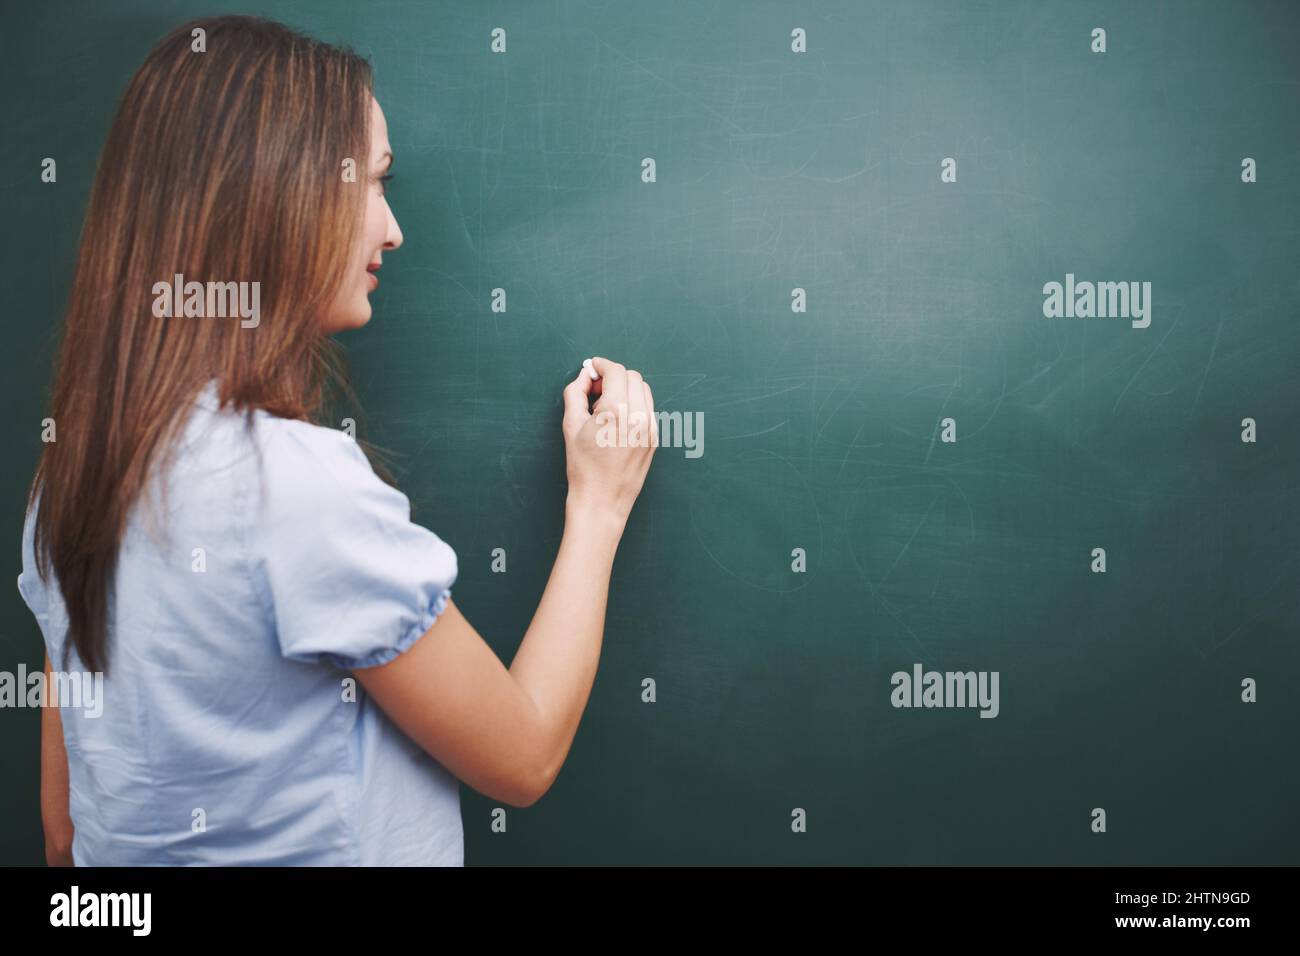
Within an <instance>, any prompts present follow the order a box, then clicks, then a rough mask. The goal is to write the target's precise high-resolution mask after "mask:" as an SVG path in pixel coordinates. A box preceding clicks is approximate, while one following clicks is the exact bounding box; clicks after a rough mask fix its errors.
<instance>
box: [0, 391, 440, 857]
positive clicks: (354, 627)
mask: <svg viewBox="0 0 1300 956" xmlns="http://www.w3.org/2000/svg"><path fill="white" fill-rule="evenodd" d="M159 473H160V474H164V475H165V478H166V480H165V481H163V480H159V479H157V478H155V480H154V481H153V482H152V483H151V484H150V486H149V487H148V488H147V489H146V493H145V495H143V496H142V498H141V499H140V501H139V502H137V505H136V506H135V508H133V510H132V513H131V516H130V518H129V520H128V524H127V528H126V531H125V535H124V538H123V543H122V547H121V552H120V556H119V558H118V569H117V576H116V587H115V593H114V597H113V599H112V601H111V603H110V610H109V618H108V623H109V627H108V655H109V672H108V674H107V675H105V676H104V678H103V684H102V688H103V690H102V696H103V701H102V713H101V714H100V715H99V716H92V714H93V713H94V711H93V709H92V708H90V707H87V706H83V707H81V708H76V707H67V706H65V707H64V708H63V709H61V710H60V716H61V717H62V719H63V733H64V742H65V744H66V747H67V753H68V769H69V772H70V810H71V815H72V822H73V825H74V826H75V828H76V835H75V837H74V842H73V846H72V856H73V860H74V861H75V862H76V863H77V864H78V865H90V866H105V865H172V864H232V865H235V864H255V865H260V864H277V865H289V866H292V865H357V864H359V865H367V866H369V865H376V866H403V865H432V866H439V865H447V866H461V865H463V864H464V841H463V833H462V829H461V818H460V789H459V783H458V781H457V780H456V778H455V777H454V776H452V775H451V774H450V773H449V772H448V771H447V770H446V769H445V768H443V767H442V766H441V765H440V764H438V763H437V762H436V761H434V760H433V759H431V758H430V757H429V756H428V755H426V754H425V753H424V752H423V751H422V750H420V748H419V747H417V746H416V745H415V744H414V743H413V742H412V741H411V740H410V739H409V738H408V737H407V736H406V735H405V734H403V733H402V732H401V731H400V730H399V729H398V728H397V727H396V725H394V724H393V723H392V722H391V721H390V720H389V719H388V718H387V717H386V716H385V715H384V713H383V712H382V711H381V710H379V708H378V706H377V705H376V704H375V703H374V701H372V700H370V699H369V698H368V697H367V696H366V695H365V693H364V691H362V689H361V687H360V685H359V683H356V682H355V679H354V678H352V676H351V675H350V674H349V673H348V669H350V668H358V667H369V666H373V665H377V664H382V663H384V662H386V661H389V660H392V659H393V658H394V657H396V656H397V655H398V654H401V653H402V652H403V651H405V650H406V649H407V648H409V647H410V646H411V645H412V644H413V643H414V642H415V641H416V639H418V638H419V637H420V636H421V635H422V634H423V633H424V632H425V631H426V630H427V629H428V628H429V627H430V625H432V624H433V623H434V621H435V620H436V618H437V617H438V615H439V614H440V613H441V612H442V610H443V608H444V607H445V606H446V603H447V600H448V598H449V596H450V594H451V591H450V588H451V585H452V583H453V582H454V581H455V579H456V574H457V561H456V554H455V552H454V551H453V550H452V549H451V547H450V546H448V545H447V544H446V543H445V542H444V541H442V540H441V539H440V538H439V537H438V536H437V535H435V534H433V533H432V532H430V531H428V530H426V529H425V528H422V527H420V526H419V525H417V524H414V523H413V522H412V521H411V520H410V502H409V500H408V499H407V497H406V496H405V495H403V494H402V493H401V492H400V491H397V490H396V489H394V488H392V487H391V486H389V485H387V484H385V483H384V482H383V481H381V480H380V478H379V477H378V476H377V475H376V474H375V473H374V471H373V470H372V469H371V467H370V464H369V462H368V461H367V459H366V457H365V455H364V454H363V452H362V451H361V449H360V447H359V446H358V445H357V443H356V442H355V441H353V440H352V439H351V438H349V437H348V436H347V435H346V434H345V433H344V432H342V431H335V430H333V429H329V428H321V427H318V426H315V425H310V424H307V423H304V422H297V421H289V420H286V419H281V418H276V417H274V416H271V415H268V414H266V413H264V412H257V413H256V414H255V422H254V428H253V429H252V431H251V432H250V431H249V430H248V428H247V427H246V425H245V422H244V419H243V417H242V416H241V415H239V414H236V413H234V412H232V411H230V410H229V409H226V410H224V411H220V412H219V411H218V410H217V401H216V383H215V381H214V382H211V383H209V385H208V387H207V388H206V389H204V391H203V392H202V393H201V394H200V396H199V398H198V400H197V401H196V403H195V406H194V408H193V409H192V411H191V414H190V415H189V417H188V420H187V423H186V425H185V429H184V435H183V438H182V439H181V441H180V442H179V443H178V445H177V446H176V450H175V456H174V458H173V459H172V462H171V463H170V464H168V465H167V466H166V467H165V468H164V469H162V470H161V471H160V472H159ZM164 486H165V487H164ZM164 491H165V494H164V493H163V492H164ZM32 518H33V515H32V514H31V513H29V514H28V516H27V521H26V524H25V527H24V533H23V570H22V574H21V575H19V577H18V589H19V591H20V592H21V594H22V596H23V599H24V600H25V601H26V602H27V605H28V607H30V608H31V610H32V613H33V614H35V616H36V619H37V621H38V622H39V624H40V627H41V631H42V633H43V634H44V637H45V646H46V650H47V651H48V652H49V655H50V661H51V664H52V666H53V667H54V668H55V670H56V671H57V670H61V669H63V668H62V660H63V656H62V655H63V645H64V641H65V638H66V634H67V622H68V617H67V611H66V609H65V607H64V604H63V600H62V597H61V595H60V593H59V590H58V586H57V584H56V583H55V580H54V579H53V576H52V577H51V580H50V582H49V585H48V586H47V585H45V584H44V583H42V581H41V579H40V576H39V574H38V573H37V571H36V566H35V561H34V558H33V552H32V535H33V520H32ZM67 670H68V671H84V670H85V668H84V665H83V664H82V663H81V660H80V658H79V657H78V655H77V653H76V650H75V648H73V650H72V652H71V655H70V657H69V661H68V665H67ZM353 684H355V692H354V693H350V690H351V687H350V685H353Z"/></svg>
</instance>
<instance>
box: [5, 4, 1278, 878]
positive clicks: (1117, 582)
mask: <svg viewBox="0 0 1300 956" xmlns="http://www.w3.org/2000/svg"><path fill="white" fill-rule="evenodd" d="M220 12H253V13H258V14H262V15H266V16H270V17H273V18H275V19H279V20H282V21H284V22H286V23H288V24H290V25H292V26H295V27H298V28H301V29H304V30H306V31H307V32H309V33H312V34H314V35H316V36H319V37H321V38H322V39H325V40H330V41H336V42H343V43H346V44H348V45H350V46H352V47H354V48H355V49H357V50H358V51H360V52H362V53H364V54H366V55H367V56H369V57H370V58H371V59H372V61H373V62H374V64H375V69H376V76H377V90H376V92H377V96H378V97H379V100H380V102H381V104H382V105H383V106H384V109H385V111H386V113H387V117H388V123H389V129H390V137H391V141H392V143H393V145H394V150H395V153H396V156H397V159H396V163H395V172H396V179H395V181H394V182H393V183H392V189H391V192H390V200H391V203H392V205H393V209H394V212H395V214H396V216H397V218H398V220H399V222H400V223H401V225H402V228H403V231H404V234H405V244H404V246H403V248H402V249H401V250H400V251H398V252H396V253H393V254H391V255H389V256H386V257H385V261H386V265H385V271H384V275H385V279H384V286H383V288H382V290H381V291H380V292H379V293H377V294H376V296H375V314H374V318H373V320H372V321H371V323H370V324H369V325H368V326H367V327H366V328H364V329H362V330H359V331H356V332H351V333H347V334H345V335H344V336H343V337H342V341H343V343H344V344H345V345H346V346H347V347H348V349H349V350H350V352H351V355H352V358H353V368H354V378H355V383H356V385H357V388H358V391H359V393H360V396H361V398H362V399H363V401H364V405H365V410H366V414H367V420H368V424H369V429H370V435H371V437H372V438H373V439H374V440H375V441H377V442H378V443H379V444H381V445H383V446H385V447H387V448H390V449H393V450H395V451H396V452H397V453H399V458H398V461H397V470H398V478H399V481H400V483H401V485H402V487H403V489H404V490H405V491H406V492H407V493H408V494H409V495H410V497H411V499H412V501H413V502H414V504H415V506H416V509H417V510H416V517H417V520H419V521H421V522H422V523H424V524H426V525H427V526H428V527H430V528H433V529H434V530H435V531H437V532H438V534H439V535H440V536H442V537H443V538H444V539H445V540H447V541H448V542H449V543H450V544H451V545H452V546H453V547H454V548H455V549H456V551H457V553H458V555H459V559H460V577H459V580H458V583H457V585H456V589H455V593H456V599H457V602H458V603H459V605H460V606H461V608H462V609H463V610H464V612H465V614H466V616H467V617H468V618H469V619H470V620H471V621H472V622H473V623H474V624H475V625H476V626H477V627H478V629H479V630H480V632H481V633H483V635H484V636H485V637H486V638H487V639H488V640H489V641H490V642H491V644H492V646H493V647H494V648H495V649H496V651H497V652H498V653H499V654H500V655H501V656H502V658H503V659H504V660H505V661H506V662H507V663H508V662H509V660H510V658H511V656H512V655H513V653H514V651H515V649H516V647H517V646H518V642H519V640H520V638H521V636H522V635H523V633H524V630H525V628H526V627H527V625H528V623H529V620H530V619H531V616H532V614H533V611H534V610H535V608H536V603H537V600H538V598H539V597H540V595H541V592H542V589H543V586H544V583H545V581H546V577H547V575H548V573H549V570H550V564H551V561H552V560H553V558H554V554H555V549H556V547H557V545H558V543H559V538H560V533H561V521H562V503H563V498H564V487H565V486H564V459H563V446H562V441H561V436H560V430H559V421H560V408H561V402H560V390H561V388H562V386H563V384H564V383H565V382H566V381H567V380H568V379H569V378H571V377H572V376H573V375H574V373H575V371H576V370H577V367H578V365H579V364H580V363H581V361H582V359H583V358H584V357H586V356H589V355H593V354H597V355H606V356H611V357H613V358H615V359H617V360H619V361H622V362H624V363H625V364H627V365H629V366H631V367H635V368H637V369H640V370H641V371H642V372H643V373H644V375H645V376H646V378H647V380H648V381H650V382H651V384H652V386H653V388H654V390H655V395H656V399H657V402H658V405H659V408H660V410H662V411H680V412H681V413H682V414H683V415H684V416H690V419H689V420H691V421H695V420H696V419H695V416H696V415H697V414H698V415H699V416H701V419H700V420H702V421H703V423H704V430H703V433H702V438H703V443H702V445H700V446H699V448H698V449H697V450H701V449H702V453H699V454H688V451H689V449H687V448H684V447H665V448H661V449H660V450H659V451H658V453H657V454H656V457H655V462H654V467H653V468H652V470H651V474H650V476H649V480H648V482H647V484H646V487H645V490H644V492H643V494H642V497H641V500H640V501H639V502H638V504H637V506H636V510H635V512H634V514H633V517H632V520H631V522H630V525H629V527H628V531H627V534H626V536H625V538H624V540H623V542H622V545H621V547H620V552H619V556H618V561H617V565H616V567H615V572H614V579H613V585H612V589H611V594H610V603H609V612H608V619H607V629H606V635H605V642H604V651H603V655H602V659H601V665H600V671H599V674H598V677H597V680H596V684H595V688H594V691H593V693H592V697H591V702H590V706H589V708H588V710H587V712H586V714H585V716H584V718H583V722H582V725H581V728H580V730H579V733H578V736H577V739H576V741H575V743H574V746H573V749H572V752H571V755H570V757H569V760H568V763H567V764H566V766H565V767H564V770H563V771H562V773H561V775H560V778H559V780H558V781H557V783H556V784H555V786H554V787H553V788H552V790H551V791H550V792H549V793H548V794H547V796H546V797H544V798H543V799H542V800H541V801H540V802H539V803H537V804H536V805H534V806H533V807H531V808H528V809H523V810H511V811H510V814H509V821H510V822H509V827H508V832H507V833H506V834H493V833H492V832H491V830H490V822H491V821H490V813H491V810H492V808H493V806H494V804H493V802H492V801H489V800H487V799H486V798H484V797H482V796H480V795H479V794H477V793H475V792H473V791H472V790H470V789H468V788H463V791H462V799H463V813H464V819H465V839H466V861H467V863H470V864H498V863H534V862H537V863H541V862H547V863H648V864H660V863H670V862H684V863H773V864H804V863H868V864H874V863H893V864H900V863H901V864H932V863H957V864H976V863H987V864H1027V863H1049V864H1056V863H1059V864H1102V863H1115V864H1146V863H1150V864H1202V863H1205V864H1226V863H1242V864H1265V863H1296V862H1298V861H1300V824H1297V821H1296V817H1295V815H1294V810H1295V802H1294V795H1295V793H1296V792H1297V787H1298V786H1300V773H1298V772H1297V765H1296V759H1295V742H1296V739H1297V731H1300V720H1298V719H1297V714H1298V710H1297V707H1296V699H1297V696H1296V695H1297V691H1298V688H1297V676H1298V675H1300V666H1298V665H1300V660H1298V659H1297V658H1298V654H1297V646H1298V638H1300V587H1298V585H1300V564H1298V562H1297V557H1298V552H1300V508H1297V505H1296V497H1297V494H1300V415H1298V413H1297V397H1298V392H1300V389H1298V388H1297V379H1296V368H1297V363H1298V361H1300V324H1298V322H1297V320H1298V319H1300V237H1298V236H1297V229H1296V222H1297V211H1298V208H1300V204H1298V203H1297V190H1298V188H1300V187H1298V185H1297V178H1296V175H1295V170H1294V167H1295V165H1296V162H1297V160H1298V159H1300V123H1298V122H1297V117H1298V115H1300V113H1298V108H1300V57H1297V55H1296V36H1297V35H1298V34H1300V7H1297V6H1296V5H1294V4H1291V3H1285V2H1278V3H1232V4H1228V3H1191V2H1188V3H1154V4H1132V3H1127V2H1114V3H1099V4H1088V5H1084V4H1074V3H1063V2H1062V3H1040V2H1008V3H969V2H957V0H952V2H944V3H939V2H928V3H924V4H922V3H912V2H905V0H898V2H890V3H876V4H869V5H868V4H862V3H858V2H849V0H845V2H817V3H807V4H800V3H778V2H739V0H737V2H710V3H668V4H636V3H627V4H609V3H595V2H592V3H579V2H558V3H545V4H535V3H523V2H520V3H491V2H485V3H474V4H453V3H436V4H435V3H414V2H404V3H386V4H376V5H374V6H373V7H371V6H368V5H366V4H359V3H353V2H344V0H337V2H319V3H311V4H305V3H296V2H263V3H259V2H253V3H247V2H240V3H227V2H224V0H216V2H212V0H203V2H198V0H195V2H188V0H187V2H154V3H150V4H137V5H130V6H129V7H128V6H127V5H118V4H98V3H79V4H70V3H58V2H55V3H42V4H30V5H27V6H26V8H25V9H22V10H18V11H15V12H14V14H13V15H12V16H11V17H10V19H9V22H8V24H7V29H6V30H5V31H4V32H3V34H0V71H3V72H2V77H3V81H2V82H0V89H2V90H4V91H5V92H4V94H3V95H4V97H5V99H6V104H5V116H6V128H7V135H6V136H5V137H4V139H3V142H0V201H2V202H3V208H4V215H3V216H2V217H0V235H2V236H3V240H2V242H3V245H2V246H0V250H2V251H3V255H0V273H2V274H3V278H4V282H3V286H4V288H5V290H6V295H7V303H6V306H7V308H6V315H5V319H4V326H3V341H2V342H0V365H2V366H3V370H4V375H3V386H2V387H3V397H4V403H5V404H4V408H5V412H6V418H7V421H8V423H9V425H8V429H9V442H10V454H8V455H6V466H5V469H4V473H3V486H2V488H3V492H4V500H5V501H6V502H8V504H7V506H6V507H5V508H4V509H3V512H2V520H0V535H3V537H4V538H5V540H8V541H9V542H10V549H9V554H10V563H9V569H10V573H11V574H12V575H14V576H16V575H17V573H18V569H19V564H18V556H19V550H18V542H19V531H20V527H21V519H22V496H23V492H24V490H25V487H26V483H27V481H28V480H29V478H30V474H31V469H32V468H33V467H34V464H35V461H36V458H37V454H38V451H39V447H40V427H39V423H40V419H41V417H42V415H43V414H44V408H45V404H44V403H45V400H46V396H47V390H48V386H49V381H50V359H51V345H52V340H53V337H54V335H55V333H56V328H57V321H58V318H59V313H60V308H61V306H62V303H63V299H64V296H65V295H66V291H67V287H68V282H69V279H70V276H71V265H72V255H73V254H74V249H75V241H76V236H77V232H78V229H79V226H80V221H81V217H82V215H83V213H84V208H85V201H86V196H87V193H88V190H89V185H90V181H91V177H92V175H93V171H94V165H95V161H96V158H97V155H98V152H99V149H100V147H101V145H102V141H103V136H104V134H105V132H106V129H107V126H108V122H109V119H110V117H111V114H112V109H113V106H114V103H115V101H116V97H117V96H118V95H119V93H120V91H121V90H122V88H123V86H124V84H125V82H126V80H127V78H128V77H129V75H130V74H131V72H132V71H133V70H134V69H135V67H136V66H137V65H138V64H139V62H140V61H141V60H142V59H143V57H144V55H145V53H146V52H147V50H148V49H149V47H150V46H151V45H152V43H153V42H154V41H155V40H156V39H158V38H159V37H161V36H162V35H163V34H164V33H165V32H167V31H168V30H169V29H171V28H172V27H174V26H175V25H177V24H178V23H180V22H182V21H183V20H185V19H188V18H190V17H193V16H199V15H206V14H210V13H220ZM497 28H501V29H503V30H504V31H505V36H506V44H507V45H506V50H505V52H504V53H494V52H493V51H492V49H491V45H492V31H493V30H494V29H497ZM1097 28H1101V29H1104V30H1105V50H1104V52H1102V51H1098V50H1095V49H1094V48H1095V47H1096V46H1097V40H1096V38H1095V34H1094V30H1095V29H1097ZM799 30H802V31H804V33H803V34H802V36H803V37H806V46H805V48H804V50H803V52H796V50H795V49H794V47H796V46H799V44H800V39H799V36H800V35H799V34H797V33H796V31H799ZM47 156H49V157H57V159H58V169H59V179H58V182H57V184H44V183H42V182H41V181H40V162H41V159H42V158H43V157H47ZM647 158H649V159H652V160H653V161H654V176H653V181H651V182H647V181H645V180H646V178H647V173H646V168H647V167H646V164H645V163H644V162H643V161H644V160H646V159H647ZM1245 159H1251V160H1253V161H1254V163H1253V169H1254V176H1253V178H1254V180H1255V181H1253V182H1247V181H1243V179H1250V178H1252V177H1251V176H1250V175H1249V174H1248V173H1246V172H1245V170H1244V167H1243V160H1245ZM946 160H952V161H953V162H952V163H945V161H946ZM1067 277H1068V278H1067ZM1053 282H1056V283H1060V284H1061V285H1062V287H1064V286H1065V285H1066V283H1067V282H1069V283H1070V284H1071V285H1072V286H1073V288H1074V291H1075V293H1076V294H1079V291H1078V290H1080V289H1081V288H1082V287H1083V284H1085V283H1089V284H1093V287H1094V288H1096V291H1098V292H1099V293H1100V292H1101V291H1102V290H1101V288H1100V287H1099V284H1100V283H1119V282H1123V283H1130V282H1133V283H1138V286H1136V287H1129V286H1127V285H1126V286H1125V287H1124V289H1125V290H1129V289H1130V288H1132V290H1133V291H1135V292H1138V293H1139V295H1140V296H1141V305H1142V309H1143V310H1145V312H1146V318H1145V319H1144V320H1143V321H1148V322H1149V324H1147V325H1146V326H1145V327H1140V324H1135V323H1137V322H1138V317H1137V316H1136V315H1135V316H1131V317H1130V316H1129V315H1128V314H1127V313H1125V312H1124V311H1123V310H1122V309H1121V310H1120V311H1121V314H1119V315H1111V316H1108V317H1102V316H1100V315H1096V314H1094V315H1092V316H1087V317H1080V316H1079V315H1078V314H1077V310H1076V309H1074V308H1072V309H1071V310H1070V311H1071V312H1074V313H1076V314H1073V315H1064V314H1062V315H1048V314H1045V313H1047V312H1050V311H1053V310H1052V307H1051V302H1050V299H1051V296H1050V295H1049V294H1045V292H1044V288H1045V286H1047V285H1048V284H1049V283H1053ZM1143 283H1149V286H1144V285H1143ZM494 289H504V290H505V293H506V310H505V311H504V312H500V311H493V309H492V300H493V290H494ZM1144 289H1149V292H1146V293H1145V294H1143V293H1142V290H1144ZM794 290H803V291H802V294H800V293H798V292H795V291H794ZM1115 290H1116V287H1111V288H1110V290H1109V291H1110V294H1111V295H1110V305H1111V306H1116V305H1117V303H1119V300H1118V293H1117V292H1116V291H1115ZM1077 302H1078V300H1077V299H1076V298H1075V297H1073V296H1072V297H1071V298H1070V303H1071V305H1072V306H1073V305H1077ZM1137 304H1138V303H1137V299H1136V298H1135V299H1134V300H1133V301H1130V302H1129V303H1127V308H1128V310H1129V311H1134V310H1135V308H1136V306H1137ZM1092 311H1094V312H1098V311H1101V309H1099V308H1097V307H1096V306H1094V308H1093V310H1092ZM1245 419H1251V420H1252V421H1253V422H1254V434H1253V436H1250V435H1247V437H1253V438H1254V440H1253V441H1245V440H1243V433H1244V432H1246V431H1247V429H1248V428H1249V426H1247V425H1243V420H1245ZM699 437H700V436H699V435H697V436H696V438H697V440H698V438H699ZM953 438H955V440H950V439H953ZM494 548H504V549H505V550H506V553H507V555H508V564H507V567H508V570H507V572H506V573H504V574H499V573H493V572H492V569H491V556H492V550H493V549H494ZM795 549H802V552H796V550H795ZM1096 549H1103V550H1104V560H1105V571H1104V572H1102V571H1100V565H1099V563H1098V562H1099V558H1098V556H1097V551H1096ZM801 561H802V562H803V568H804V569H803V570H795V568H796V567H799V566H800V562H801ZM41 654H42V645H41V641H40V636H39V633H38V631H37V628H36V625H35V622H34V621H33V620H32V619H31V617H30V615H29V614H28V613H27V611H26V608H25V607H24V606H23V604H22V603H21V600H20V598H19V596H18V593H17V591H16V589H15V588H14V587H8V588H3V589H0V668H4V669H8V670H11V671H12V670H15V669H16V668H17V666H18V665H19V663H25V664H26V665H27V666H29V667H35V666H39V664H40V663H41V659H42V658H41ZM917 666H919V667H920V668H921V669H922V673H924V672H926V671H931V670H933V671H937V672H940V673H941V674H942V673H947V672H967V671H973V672H982V673H988V674H992V673H993V672H996V673H997V674H998V677H999V684H998V687H999V692H998V708H997V716H996V717H994V718H992V719H985V718H982V717H980V709H979V708H972V707H964V708H962V707H948V708H941V707H926V706H921V707H911V706H909V707H901V706H895V703H896V702H897V697H896V695H897V693H898V692H897V689H896V688H895V685H894V682H893V680H892V675H894V674H895V673H899V672H902V673H905V674H907V675H908V676H909V680H910V677H911V675H912V674H913V669H914V667H917ZM647 679H650V680H653V682H654V689H655V700H654V701H653V702H647V701H646V700H644V699H643V697H644V690H643V688H644V686H645V684H644V682H645V681H646V680H647ZM1246 679H1251V680H1253V681H1255V682H1256V697H1257V699H1256V700H1255V701H1254V702H1247V701H1244V700H1243V683H1242V682H1243V681H1244V680H1246ZM945 690H946V685H945ZM914 691H915V693H916V694H917V698H916V699H918V700H919V699H920V691H921V689H920V688H915V689H914ZM905 692H906V693H907V694H908V695H909V698H908V702H909V703H911V702H913V699H912V698H911V697H910V694H911V693H913V690H906V689H905ZM37 728H38V717H37V714H36V713H35V712H33V711H29V710H12V711H7V712H0V749H2V752H3V754H4V763H5V768H6V770H7V776H8V778H9V780H10V781H11V784H12V782H13V781H18V782H19V785H17V786H14V785H10V786H6V787H5V788H4V789H3V791H0V819H3V820H4V821H5V823H4V826H3V829H0V862H39V861H40V860H41V859H42V856H41V841H40V828H39V812H38V805H37V782H38V775H37V767H38V749H37ZM1097 808H1101V809H1104V810H1105V812H1106V830H1105V832H1104V833H1101V832H1095V824H1094V821H1095V819H1096V816H1095V814H1094V810H1095V809H1097ZM801 810H802V811H803V812H804V814H805V815H806V816H805V817H803V818H801V817H800V816H799V811H801ZM799 819H805V820H806V829H805V831H804V832H799V829H800V828H799V827H798V825H797V821H798V820H799Z"/></svg>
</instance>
